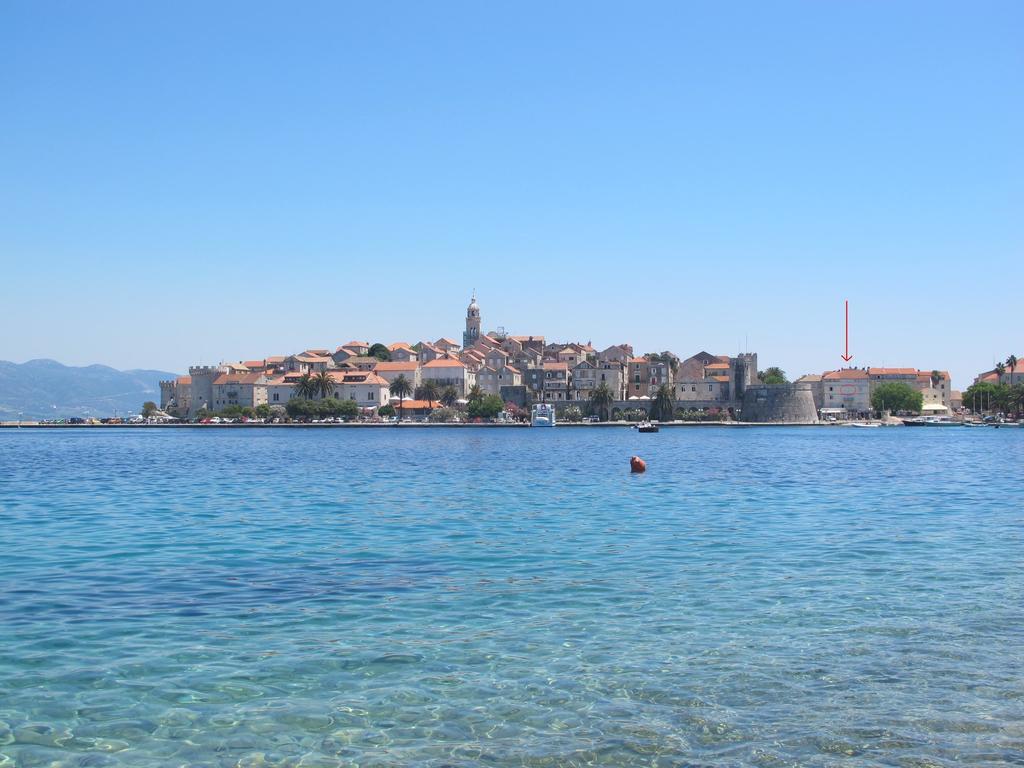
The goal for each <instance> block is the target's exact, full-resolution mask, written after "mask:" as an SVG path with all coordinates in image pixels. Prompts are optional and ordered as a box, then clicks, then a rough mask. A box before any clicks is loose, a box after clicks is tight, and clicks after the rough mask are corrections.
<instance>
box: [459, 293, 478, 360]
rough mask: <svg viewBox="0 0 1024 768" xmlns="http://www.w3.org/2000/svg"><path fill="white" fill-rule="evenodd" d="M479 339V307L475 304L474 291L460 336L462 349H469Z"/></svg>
mask: <svg viewBox="0 0 1024 768" xmlns="http://www.w3.org/2000/svg"><path fill="white" fill-rule="evenodd" d="M479 339H480V305H479V304H477V303H476V289H474V290H473V298H472V299H470V300H469V307H468V308H467V309H466V330H465V331H464V332H463V334H462V348H463V349H469V348H470V347H472V346H473V345H474V344H476V343H477V341H478V340H479Z"/></svg>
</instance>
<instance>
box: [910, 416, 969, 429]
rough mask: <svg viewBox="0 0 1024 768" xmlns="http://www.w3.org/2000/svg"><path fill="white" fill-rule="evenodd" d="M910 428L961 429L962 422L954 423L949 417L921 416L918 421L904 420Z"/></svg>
mask: <svg viewBox="0 0 1024 768" xmlns="http://www.w3.org/2000/svg"><path fill="white" fill-rule="evenodd" d="M903 423H904V424H905V425H906V426H908V427H959V426H961V425H962V424H963V422H961V421H953V419H951V418H949V416H919V417H917V418H916V419H903Z"/></svg>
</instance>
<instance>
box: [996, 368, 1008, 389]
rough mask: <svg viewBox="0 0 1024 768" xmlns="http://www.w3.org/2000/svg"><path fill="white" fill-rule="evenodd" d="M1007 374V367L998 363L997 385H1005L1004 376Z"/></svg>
mask: <svg viewBox="0 0 1024 768" xmlns="http://www.w3.org/2000/svg"><path fill="white" fill-rule="evenodd" d="M1004 373H1006V366H1005V365H1003V364H1002V363H996V384H1002V383H1003V374H1004Z"/></svg>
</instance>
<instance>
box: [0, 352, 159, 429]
mask: <svg viewBox="0 0 1024 768" xmlns="http://www.w3.org/2000/svg"><path fill="white" fill-rule="evenodd" d="M176 375H177V374H174V373H168V372H167V371H146V370H132V371H118V370H116V369H115V368H110V367H108V366H105V365H88V366H84V367H80V368H76V367H72V366H67V365H62V364H60V363H58V362H56V361H55V360H29V361H28V362H26V363H20V364H19V363H11V362H7V361H6V360H0V421H8V420H14V419H17V418H18V414H19V413H22V414H23V416H22V418H25V419H54V418H63V417H68V416H97V417H102V416H112V415H114V412H115V411H116V412H117V413H118V414H119V415H120V414H124V413H129V412H131V413H138V411H139V409H140V408H141V407H142V403H143V402H144V401H146V400H153V401H155V402H157V403H159V402H160V385H159V382H160V381H161V380H162V379H170V378H174V377H175V376H176Z"/></svg>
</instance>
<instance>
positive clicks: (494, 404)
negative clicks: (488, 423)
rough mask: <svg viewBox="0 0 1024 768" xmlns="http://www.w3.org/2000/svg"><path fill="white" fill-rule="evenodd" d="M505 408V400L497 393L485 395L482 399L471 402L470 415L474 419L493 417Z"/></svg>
mask: <svg viewBox="0 0 1024 768" xmlns="http://www.w3.org/2000/svg"><path fill="white" fill-rule="evenodd" d="M503 410H505V401H504V400H502V399H501V398H500V397H498V396H497V395H484V397H483V399H482V400H477V401H476V402H473V403H470V404H469V416H470V418H474V419H493V418H494V417H496V416H497V415H498V414H499V413H501V412H502V411H503Z"/></svg>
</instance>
